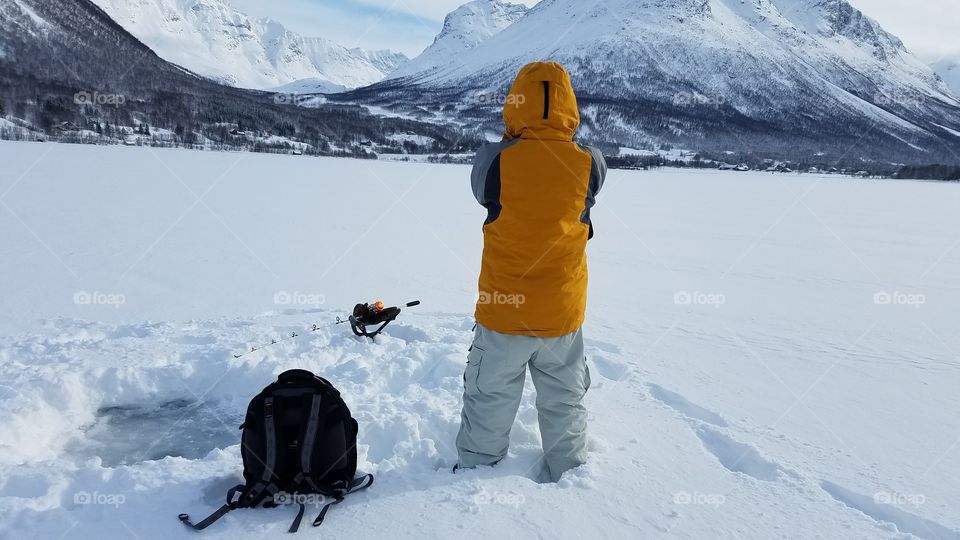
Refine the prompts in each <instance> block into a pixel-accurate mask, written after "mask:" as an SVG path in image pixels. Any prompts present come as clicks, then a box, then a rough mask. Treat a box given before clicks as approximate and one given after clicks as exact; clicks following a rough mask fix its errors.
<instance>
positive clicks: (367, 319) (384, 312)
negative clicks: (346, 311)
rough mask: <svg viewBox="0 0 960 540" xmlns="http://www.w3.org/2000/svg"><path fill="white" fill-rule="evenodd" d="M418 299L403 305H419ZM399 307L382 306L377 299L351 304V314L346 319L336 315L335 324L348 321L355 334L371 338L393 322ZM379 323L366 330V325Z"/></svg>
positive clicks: (398, 313)
mask: <svg viewBox="0 0 960 540" xmlns="http://www.w3.org/2000/svg"><path fill="white" fill-rule="evenodd" d="M419 305H420V301H419V300H414V301H413V302H407V303H406V304H404V305H403V307H405V308H408V307H413V306H419ZM400 311H401V308H399V307H396V306H394V307H384V305H383V302H381V301H380V300H377V301H376V302H371V303H369V304H357V305H356V306H353V315H350V316H349V317H347V319H346V320H344V319H341V318H340V317H337V322H336V323H335V324H343V323H350V329H351V330H353V333H354V334H355V335H357V336H362V337H368V338H370V339H373V338H374V337H376V336H377V334H379V333H380V332H383V329H384V328H386V327H387V325H388V324H390V323H391V322H393V321H394V320H395V319H396V318H397V315H400ZM378 324H379V325H380V326H379V327H377V329H376V330H374V331H372V332H371V331H369V330H367V326H374V325H378Z"/></svg>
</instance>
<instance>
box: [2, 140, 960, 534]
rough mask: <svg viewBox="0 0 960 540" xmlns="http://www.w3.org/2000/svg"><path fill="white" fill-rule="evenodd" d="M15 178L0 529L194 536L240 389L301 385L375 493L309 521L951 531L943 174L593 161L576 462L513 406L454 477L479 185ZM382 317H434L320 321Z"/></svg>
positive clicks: (113, 152)
mask: <svg viewBox="0 0 960 540" xmlns="http://www.w3.org/2000/svg"><path fill="white" fill-rule="evenodd" d="M0 162H3V163H4V167H3V168H2V169H0V202H2V204H0V231H3V233H2V235H0V254H2V257H0V298H2V299H3V304H2V305H3V310H2V311H0V336H3V337H0V514H2V515H3V519H0V538H10V539H14V538H16V539H21V538H63V539H72V538H76V539H87V538H121V537H123V538H128V537H135V538H140V539H144V540H146V539H153V538H157V539H161V538H162V539H164V540H169V539H171V538H193V537H194V536H192V535H193V533H192V532H190V531H188V530H186V529H185V528H184V527H183V526H182V525H181V524H180V523H179V522H178V521H177V519H176V515H177V514H178V513H180V512H189V513H190V514H191V515H192V516H193V517H195V518H200V517H202V516H203V515H206V514H207V513H209V512H210V511H212V510H214V509H215V508H216V507H218V506H219V505H220V504H221V503H222V498H223V494H224V492H225V490H226V488H227V487H229V486H231V485H233V484H235V483H237V482H238V481H239V474H240V472H241V464H240V456H239V449H238V435H239V431H238V430H237V426H238V425H239V421H240V415H241V414H242V411H243V408H244V407H245V405H246V402H247V400H248V399H249V398H250V397H252V396H253V394H254V393H255V392H257V391H258V390H259V389H260V388H262V387H263V386H264V385H266V384H267V383H268V382H270V381H271V380H272V379H273V377H274V376H275V375H276V374H277V373H279V372H280V371H282V370H284V369H288V368H293V367H303V368H308V369H312V370H314V371H316V372H318V373H321V374H323V375H324V376H326V377H328V378H330V379H331V380H332V381H333V382H334V383H335V384H336V385H337V386H338V387H340V388H341V390H342V391H343V393H344V395H345V397H346V399H347V401H348V403H349V404H350V406H351V408H352V409H353V411H354V413H355V415H356V416H357V418H358V420H359V423H360V440H359V443H360V467H361V469H363V470H365V471H368V472H373V473H375V474H376V475H377V481H376V483H375V484H374V486H373V487H372V488H370V489H369V490H367V491H365V492H362V493H360V494H357V495H355V496H352V497H351V498H350V499H348V500H347V501H346V502H345V503H343V504H341V505H339V506H338V507H336V508H334V509H333V510H332V511H331V512H330V514H329V515H328V517H327V520H326V522H325V523H324V524H323V526H322V529H320V530H313V529H312V528H311V527H310V526H309V525H306V529H307V530H305V531H304V530H302V531H301V532H300V534H301V535H307V536H310V537H316V536H317V535H324V536H330V537H335V538H380V537H390V538H395V537H404V538H407V537H409V538H450V537H453V538H458V537H462V538H491V537H493V538H521V537H541V538H587V537H590V538H594V537H595V538H691V539H702V538H858V539H861V538H866V539H873V538H876V539H893V538H895V539H907V538H914V537H919V538H925V539H930V540H934V539H938V538H939V539H956V538H960V513H958V509H957V506H956V501H957V500H960V459H958V452H960V441H958V437H960V419H958V417H957V415H956V414H955V412H956V411H957V410H958V407H960V396H958V394H957V392H956V389H957V388H958V385H960V358H958V357H957V355H956V352H955V351H960V337H958V334H957V333H956V315H957V311H956V310H957V308H956V306H957V305H958V302H960V289H958V288H957V286H956V276H957V275H958V274H960V249H958V238H957V231H958V230H960V215H958V214H957V212H956V208H957V207H958V205H960V191H958V190H957V186H956V185H955V184H945V183H933V182H909V181H898V182H893V181H890V182H876V181H866V180H850V179H841V178H837V177H821V176H816V175H804V176H794V175H790V176H783V175H771V174H763V173H721V172H715V171H702V170H701V171H687V170H659V171H649V172H638V171H617V170H612V171H610V175H609V177H608V180H607V183H606V185H605V187H604V191H603V192H602V194H601V197H600V198H599V200H598V206H597V207H596V209H595V210H594V212H593V219H594V222H595V226H596V231H597V236H596V237H595V238H594V239H593V240H592V241H591V243H590V246H589V258H590V271H591V281H590V306H589V310H588V317H587V322H586V327H585V331H586V335H587V354H588V358H589V365H590V369H591V370H592V372H593V381H594V384H593V387H592V388H591V390H590V392H589V393H588V394H587V398H586V400H587V406H588V408H589V410H590V461H589V463H588V464H587V465H585V466H583V467H581V468H579V469H576V470H574V471H570V472H569V473H568V474H567V475H565V477H564V478H563V480H562V481H561V482H560V483H558V484H538V483H536V482H535V481H534V480H532V478H533V477H534V476H535V471H536V467H537V460H538V457H539V455H540V450H539V444H540V440H539V435H538V433H537V427H536V425H537V418H536V412H535V408H534V404H533V397H534V396H533V393H532V389H531V388H528V390H527V392H526V394H525V395H524V398H523V401H522V403H521V406H520V412H519V415H518V418H517V422H516V423H515V425H514V428H513V432H512V446H511V452H510V455H509V456H508V458H507V459H506V460H505V461H504V462H502V463H501V464H500V465H498V466H497V467H495V468H492V469H481V470H477V471H468V472H466V473H465V474H458V475H453V474H450V472H449V468H450V466H451V465H452V464H453V462H454V459H455V451H454V449H453V446H452V445H453V441H454V437H455V434H456V430H457V427H458V424H459V403H460V393H461V389H462V380H461V375H462V369H463V365H464V361H465V352H466V348H467V345H468V343H469V341H470V337H471V333H470V328H471V326H472V324H473V321H472V318H471V312H472V303H473V298H474V290H475V286H476V278H477V272H478V268H479V258H480V250H481V242H482V238H481V229H480V227H481V223H482V222H483V218H484V215H485V214H484V211H483V209H482V208H480V207H479V206H477V205H476V203H475V202H474V201H473V199H472V196H471V192H470V189H469V181H468V177H469V169H468V167H464V166H454V165H430V164H422V163H389V162H369V161H362V160H348V159H329V158H306V157H290V156H278V155H260V154H246V153H211V152H196V151H182V150H160V149H152V148H124V147H87V146H72V145H58V144H32V143H11V142H2V143H0ZM375 298H382V299H384V300H385V301H387V302H388V303H401V302H405V301H408V300H413V299H419V300H422V301H423V305H422V306H420V307H417V308H413V309H409V310H405V311H404V313H403V314H401V316H400V319H399V320H398V321H397V323H396V324H394V325H392V326H391V327H389V328H388V330H387V332H386V335H385V336H382V338H379V339H378V340H377V342H376V343H369V342H367V341H363V340H359V339H356V338H354V337H353V336H352V335H350V334H349V331H348V330H347V329H345V328H344V327H343V326H335V325H333V324H332V323H333V322H334V320H335V317H336V316H338V315H343V314H344V313H345V312H346V311H347V310H349V309H350V308H351V307H352V305H353V304H354V303H356V302H358V301H369V300H373V299H375ZM312 324H317V325H319V330H318V331H316V332H307V331H306V330H307V329H309V328H310V326H311V325H312ZM293 331H296V332H299V333H302V334H304V335H303V336H302V337H301V338H299V339H297V340H289V341H286V342H283V343H281V344H278V345H275V346H273V347H270V348H266V349H264V350H262V351H258V352H256V353H253V354H250V355H247V356H244V357H242V358H239V359H236V358H234V357H233V353H236V352H240V351H244V350H246V349H248V348H249V347H250V346H251V345H255V344H259V343H262V342H265V341H269V340H270V339H271V338H273V337H279V336H284V335H288V334H289V333H290V332H293ZM308 511H310V513H309V514H308V519H309V518H312V515H313V513H314V512H315V509H308ZM294 513H295V510H294V508H289V507H288V508H279V509H272V510H254V511H237V512H234V513H232V514H230V515H228V516H227V517H225V518H224V519H223V520H221V521H220V522H218V523H216V524H215V525H213V526H211V527H210V528H209V529H208V530H207V531H205V532H204V533H203V536H204V537H205V538H214V539H215V538H241V539H242V538H251V539H253V538H258V539H259V538H265V537H274V536H277V535H279V536H282V535H284V534H285V530H286V528H287V526H288V525H289V523H290V520H292V518H293V516H294Z"/></svg>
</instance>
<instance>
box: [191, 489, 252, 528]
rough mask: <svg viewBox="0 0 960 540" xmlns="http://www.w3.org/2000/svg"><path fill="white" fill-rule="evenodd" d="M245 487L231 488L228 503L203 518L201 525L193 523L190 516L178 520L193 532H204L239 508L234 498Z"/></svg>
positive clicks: (228, 493)
mask: <svg viewBox="0 0 960 540" xmlns="http://www.w3.org/2000/svg"><path fill="white" fill-rule="evenodd" d="M243 487H244V486H243V484H240V485H237V486H234V487H232V488H230V489H229V490H228V491H227V502H226V504H224V505H223V506H221V507H220V508H218V509H217V510H216V511H215V512H214V513H212V514H210V515H209V516H207V517H205V518H203V520H202V521H200V523H193V522H192V521H190V516H189V515H188V514H180V515H179V516H177V518H178V519H180V522H181V523H183V524H184V525H186V526H187V527H190V528H191V529H193V530H195V531H202V530H204V529H206V528H207V527H209V526H210V525H212V524H213V523H214V522H216V521H217V520H218V519H220V518H222V517H223V516H225V515H227V512H229V511H231V510H233V509H234V508H236V507H237V502H239V501H234V500H233V498H234V496H235V495H236V494H237V492H238V491H240V490H242V489H243Z"/></svg>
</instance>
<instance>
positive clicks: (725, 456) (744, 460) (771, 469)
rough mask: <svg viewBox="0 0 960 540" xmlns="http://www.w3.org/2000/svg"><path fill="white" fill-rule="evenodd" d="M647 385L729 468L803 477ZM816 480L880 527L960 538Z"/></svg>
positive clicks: (930, 537) (704, 413)
mask: <svg viewBox="0 0 960 540" xmlns="http://www.w3.org/2000/svg"><path fill="white" fill-rule="evenodd" d="M647 388H648V390H649V391H650V395H651V396H652V397H653V398H654V399H655V400H656V401H658V402H660V403H661V404H662V405H664V406H666V407H667V408H669V409H671V410H673V411H674V412H676V413H678V414H680V415H681V416H682V417H683V418H684V420H685V421H686V422H687V423H688V424H689V425H690V427H691V429H692V430H693V431H694V434H695V435H696V436H697V438H698V439H699V440H700V442H701V444H703V447H704V449H705V450H706V451H707V452H709V453H710V454H711V455H713V456H714V457H715V458H716V459H717V461H719V462H720V465H722V466H723V467H724V468H725V469H727V470H728V471H730V472H732V473H737V474H742V475H745V476H747V477H749V478H752V479H754V480H758V481H763V482H777V481H781V480H785V477H790V478H792V479H796V480H801V481H802V480H803V479H802V478H801V476H800V475H799V474H798V473H796V472H794V471H792V470H790V469H788V468H786V467H784V466H782V465H780V464H778V463H776V462H775V461H772V460H770V459H768V458H766V457H764V456H763V454H762V453H761V452H760V451H759V450H758V449H757V448H756V447H755V446H753V445H750V444H746V443H742V442H740V441H738V440H736V439H735V438H734V437H733V436H731V435H730V434H729V432H730V431H731V430H730V427H731V426H730V424H729V423H728V422H727V421H726V420H725V419H724V418H723V417H722V416H721V415H720V414H718V413H716V412H713V411H711V410H709V409H706V408H704V407H701V406H700V405H697V404H695V403H693V402H691V401H690V400H688V399H686V398H685V397H683V396H682V395H680V394H678V393H676V392H672V391H670V390H667V389H666V388H664V387H662V386H660V385H657V384H653V383H648V384H647ZM815 483H816V485H817V486H819V488H820V489H821V490H822V491H823V492H824V493H825V494H826V495H828V496H829V497H830V498H832V499H833V500H835V501H837V502H839V503H841V504H843V505H844V506H846V507H848V508H850V509H853V510H856V511H858V512H860V513H862V514H864V515H865V516H866V517H868V518H869V519H871V520H872V521H873V522H874V523H875V524H876V525H877V526H879V527H884V526H887V527H888V526H889V525H892V526H894V527H895V528H896V530H898V531H900V532H902V533H908V534H912V535H913V536H916V537H918V538H923V539H926V540H960V531H957V530H955V529H951V528H949V527H946V526H944V525H942V524H940V523H937V522H936V521H933V520H930V519H927V518H924V517H921V516H918V515H916V514H912V513H910V512H907V511H905V510H902V509H900V508H898V507H897V506H895V505H893V504H890V503H888V502H885V501H882V500H878V498H877V497H871V496H867V495H863V494H861V493H857V492H855V491H853V490H850V489H847V488H845V487H843V486H841V485H839V484H836V483H834V482H830V481H828V480H819V481H817V482H815Z"/></svg>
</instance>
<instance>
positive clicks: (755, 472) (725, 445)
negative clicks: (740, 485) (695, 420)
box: [697, 427, 781, 482]
mask: <svg viewBox="0 0 960 540" xmlns="http://www.w3.org/2000/svg"><path fill="white" fill-rule="evenodd" d="M697 437H699V438H700V442H702V443H703V446H704V448H706V449H707V451H709V452H710V453H711V454H713V455H714V456H715V457H716V458H717V460H719V461H720V464H721V465H723V466H724V468H726V469H727V470H729V471H730V472H737V473H742V474H745V475H747V476H751V477H753V478H756V479H757V480H763V481H765V482H773V481H774V480H777V479H778V478H779V476H780V470H781V469H780V466H779V465H777V464H776V463H774V462H772V461H769V460H767V459H766V458H764V457H763V456H761V455H760V452H758V451H757V449H756V448H754V447H753V446H751V445H749V444H744V443H742V442H739V441H736V440H734V439H731V438H730V437H728V436H726V435H724V434H723V433H720V432H719V431H717V430H714V429H711V428H708V427H701V428H699V429H697Z"/></svg>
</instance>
